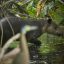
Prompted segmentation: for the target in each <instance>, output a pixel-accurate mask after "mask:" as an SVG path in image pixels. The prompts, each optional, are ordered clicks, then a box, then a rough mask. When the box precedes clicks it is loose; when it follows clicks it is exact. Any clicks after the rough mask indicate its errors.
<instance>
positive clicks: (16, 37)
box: [0, 33, 20, 60]
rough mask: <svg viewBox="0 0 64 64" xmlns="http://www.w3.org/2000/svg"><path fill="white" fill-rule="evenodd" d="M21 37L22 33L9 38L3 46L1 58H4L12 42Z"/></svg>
mask: <svg viewBox="0 0 64 64" xmlns="http://www.w3.org/2000/svg"><path fill="white" fill-rule="evenodd" d="M19 37H20V34H19V33H18V34H17V35H15V36H13V37H12V38H11V39H9V40H8V41H7V42H6V44H5V45H4V46H3V48H2V51H1V53H0V60H1V59H2V58H3V56H4V53H5V51H6V50H7V48H8V47H9V46H10V44H11V43H13V41H14V40H16V39H18V38H19Z"/></svg>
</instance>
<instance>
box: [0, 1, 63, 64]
mask: <svg viewBox="0 0 64 64" xmlns="http://www.w3.org/2000/svg"><path fill="white" fill-rule="evenodd" d="M41 1H42V0H41ZM37 13H38V14H39V15H37ZM8 15H11V16H14V15H16V16H18V17H21V18H24V19H26V18H36V19H37V18H39V19H40V18H45V16H46V15H48V16H49V17H50V18H51V19H52V20H53V21H54V22H55V23H56V24H58V25H63V26H64V1H63V0H43V2H39V0H0V17H1V18H2V17H4V16H8ZM38 39H39V40H40V41H41V42H42V44H41V47H40V49H39V51H40V53H43V54H45V53H52V52H56V51H64V38H62V37H58V36H55V35H51V34H47V33H44V34H43V35H42V36H41V37H39V38H38ZM15 46H16V45H14V46H13V47H15ZM56 64H57V63H56Z"/></svg>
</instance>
